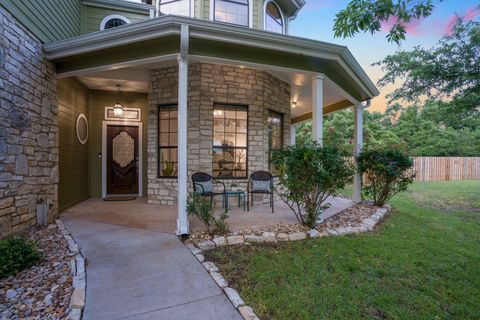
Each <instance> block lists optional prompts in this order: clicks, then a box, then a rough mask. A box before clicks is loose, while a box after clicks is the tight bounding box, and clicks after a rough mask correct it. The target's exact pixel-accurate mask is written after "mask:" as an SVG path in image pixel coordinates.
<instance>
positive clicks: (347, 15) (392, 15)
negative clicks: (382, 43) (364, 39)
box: [333, 0, 443, 43]
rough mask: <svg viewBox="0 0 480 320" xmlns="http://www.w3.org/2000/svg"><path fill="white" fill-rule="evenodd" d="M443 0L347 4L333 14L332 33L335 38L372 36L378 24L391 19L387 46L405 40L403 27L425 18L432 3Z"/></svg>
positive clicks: (363, 0)
mask: <svg viewBox="0 0 480 320" xmlns="http://www.w3.org/2000/svg"><path fill="white" fill-rule="evenodd" d="M442 1H443V0H437V1H435V0H350V2H349V4H348V5H347V7H346V8H345V9H343V10H341V11H340V12H339V13H337V15H336V18H335V24H334V26H333V31H334V32H335V37H343V38H347V37H352V36H354V35H355V34H357V33H359V32H361V31H363V32H370V33H372V34H374V33H375V32H378V31H380V28H381V23H382V22H386V21H388V20H389V19H393V20H394V23H393V25H392V26H391V27H390V30H389V31H388V34H387V40H388V41H389V42H395V43H399V42H400V41H401V40H405V34H406V30H405V25H406V24H407V23H409V22H411V21H413V20H416V19H420V18H426V17H428V16H429V15H430V14H431V13H432V10H433V8H434V3H435V2H442Z"/></svg>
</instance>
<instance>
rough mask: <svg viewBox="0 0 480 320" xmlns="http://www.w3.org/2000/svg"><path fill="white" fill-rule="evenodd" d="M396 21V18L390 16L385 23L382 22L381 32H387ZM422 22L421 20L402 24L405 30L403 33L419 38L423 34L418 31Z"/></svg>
mask: <svg viewBox="0 0 480 320" xmlns="http://www.w3.org/2000/svg"><path fill="white" fill-rule="evenodd" d="M397 19H398V18H397V17H396V16H392V17H390V18H389V19H388V20H387V21H385V22H382V31H383V32H388V31H389V30H390V29H391V28H392V27H393V26H394V25H395V24H396V23H397ZM422 22H423V19H415V20H412V21H410V22H408V23H403V24H402V25H403V27H404V28H405V31H407V34H409V35H414V36H420V35H422V34H423V32H422V30H421V29H420V26H421V25H422Z"/></svg>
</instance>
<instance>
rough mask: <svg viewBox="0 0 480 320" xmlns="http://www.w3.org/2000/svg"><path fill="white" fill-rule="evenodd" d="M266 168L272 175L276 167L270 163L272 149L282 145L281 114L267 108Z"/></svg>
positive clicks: (280, 147) (277, 148)
mask: <svg viewBox="0 0 480 320" xmlns="http://www.w3.org/2000/svg"><path fill="white" fill-rule="evenodd" d="M267 126H268V169H269V170H270V172H272V173H273V174H274V175H275V174H276V171H277V170H276V168H275V167H274V166H273V164H272V154H273V151H275V150H279V149H282V147H283V114H281V113H278V112H275V111H272V110H268V118H267Z"/></svg>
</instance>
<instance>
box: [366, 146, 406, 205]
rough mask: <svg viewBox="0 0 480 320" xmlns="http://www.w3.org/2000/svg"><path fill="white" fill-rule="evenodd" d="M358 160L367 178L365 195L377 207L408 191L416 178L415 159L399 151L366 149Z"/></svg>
mask: <svg viewBox="0 0 480 320" xmlns="http://www.w3.org/2000/svg"><path fill="white" fill-rule="evenodd" d="M357 160H358V168H359V170H360V172H362V173H363V174H364V176H365V185H364V187H363V191H364V194H365V196H367V197H369V198H372V199H373V201H374V204H375V205H376V206H383V205H384V204H385V203H386V202H387V201H388V200H389V199H390V198H391V197H393V196H394V195H396V194H397V193H399V192H402V191H405V190H407V188H408V185H409V184H411V183H412V182H413V179H414V178H415V173H414V172H413V171H412V168H413V159H412V158H411V157H409V156H408V155H407V154H406V153H405V152H403V151H400V150H399V149H392V148H386V147H384V148H370V149H366V150H365V151H363V152H362V153H360V155H359V156H358V158H357Z"/></svg>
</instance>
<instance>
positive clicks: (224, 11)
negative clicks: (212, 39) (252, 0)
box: [213, 0, 249, 27]
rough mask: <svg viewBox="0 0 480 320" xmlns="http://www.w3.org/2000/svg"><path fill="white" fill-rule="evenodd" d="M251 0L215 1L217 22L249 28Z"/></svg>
mask: <svg viewBox="0 0 480 320" xmlns="http://www.w3.org/2000/svg"><path fill="white" fill-rule="evenodd" d="M248 1H249V0H213V3H214V15H215V16H214V19H215V21H220V22H227V23H234V24H239V25H242V26H246V27H248V25H249V24H248V20H249V18H248V14H249V12H248V6H249V3H248Z"/></svg>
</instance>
